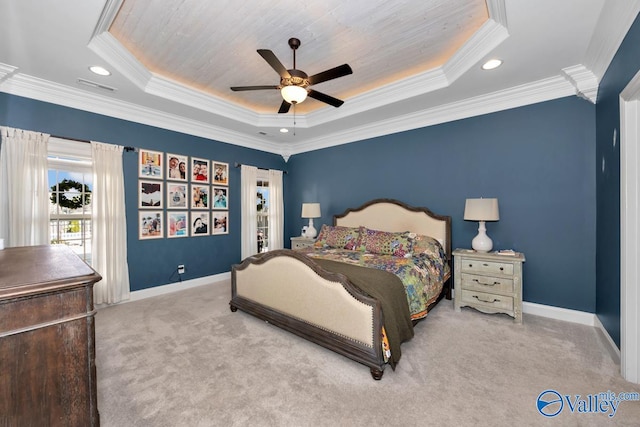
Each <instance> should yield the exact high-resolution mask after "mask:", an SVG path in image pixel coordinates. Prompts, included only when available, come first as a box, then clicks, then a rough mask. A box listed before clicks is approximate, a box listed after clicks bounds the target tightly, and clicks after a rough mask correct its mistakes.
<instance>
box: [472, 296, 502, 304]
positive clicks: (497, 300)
mask: <svg viewBox="0 0 640 427" xmlns="http://www.w3.org/2000/svg"><path fill="white" fill-rule="evenodd" d="M473 297H474V298H475V299H477V300H478V301H481V302H486V303H489V304H493V303H494V302H500V300H499V299H497V298H494V299H493V301H489V300H486V299H481V298H480V297H479V296H478V295H474V296H473Z"/></svg>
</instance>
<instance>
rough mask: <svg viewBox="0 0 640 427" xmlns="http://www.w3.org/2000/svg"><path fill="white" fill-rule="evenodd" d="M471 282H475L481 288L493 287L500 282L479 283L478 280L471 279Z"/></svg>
mask: <svg viewBox="0 0 640 427" xmlns="http://www.w3.org/2000/svg"><path fill="white" fill-rule="evenodd" d="M473 281H474V282H476V283H477V284H478V285H482V286H495V285H499V284H500V282H493V283H485V282H481V281H480V280H478V279H473Z"/></svg>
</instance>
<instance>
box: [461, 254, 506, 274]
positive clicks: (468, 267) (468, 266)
mask: <svg viewBox="0 0 640 427" xmlns="http://www.w3.org/2000/svg"><path fill="white" fill-rule="evenodd" d="M462 271H464V272H465V273H484V274H503V275H506V276H513V264H512V263H508V262H491V261H483V260H477V259H468V258H467V259H463V260H462Z"/></svg>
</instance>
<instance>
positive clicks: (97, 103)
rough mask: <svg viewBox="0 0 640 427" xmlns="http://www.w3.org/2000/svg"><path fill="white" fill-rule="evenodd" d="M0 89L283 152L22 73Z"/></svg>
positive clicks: (278, 146) (234, 134) (208, 126)
mask: <svg viewBox="0 0 640 427" xmlns="http://www.w3.org/2000/svg"><path fill="white" fill-rule="evenodd" d="M0 91H2V92H6V93H10V94H12V95H17V96H22V97H26V98H31V99H36V100H38V101H43V102H49V103H53V104H57V105H62V106H65V107H70V108H75V109H78V110H83V111H87V112H91V113H96V114H102V115H105V116H109V117H114V118H117V119H122V120H127V121H132V122H136V123H140V124H145V125H149V126H155V127H158V128H161V129H167V130H173V131H176V132H182V133H186V134H189V135H193V136H199V137H202V138H207V139H212V140H216V141H220V142H225V143H229V144H233V145H238V146H241V147H247V148H252V149H256V150H262V151H266V152H270V153H275V154H280V153H281V152H282V145H281V144H276V143H269V142H265V141H263V140H261V139H259V138H257V137H256V138H252V137H247V136H246V135H245V134H242V133H238V132H234V131H230V130H228V129H225V128H221V127H218V126H213V125H211V124H208V123H202V122H199V121H196V120H191V119H185V118H184V117H181V116H177V115H174V114H169V113H165V112H163V111H159V110H154V109H151V108H146V107H142V106H139V105H135V104H131V103H128V102H123V101H119V100H115V99H113V98H108V97H105V96H102V95H98V94H94V93H91V92H87V91H82V90H78V89H75V88H72V87H69V86H64V85H59V84H56V83H52V82H50V81H47V80H43V79H39V78H36V77H32V76H27V75H23V74H18V75H15V76H13V77H11V78H10V79H8V80H6V81H5V82H2V83H0Z"/></svg>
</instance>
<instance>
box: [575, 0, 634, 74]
mask: <svg viewBox="0 0 640 427" xmlns="http://www.w3.org/2000/svg"><path fill="white" fill-rule="evenodd" d="M639 13H640V0H625V1H617V2H616V5H615V7H610V6H609V5H607V4H605V5H604V7H603V8H602V11H601V12H600V17H599V18H598V24H597V25H596V27H595V31H594V33H593V34H592V36H591V41H590V42H589V47H588V48H587V53H586V56H585V65H586V66H587V67H588V68H589V69H591V72H592V73H593V74H594V75H595V76H596V78H597V79H598V81H600V80H602V77H604V73H606V71H607V68H609V64H610V63H611V61H612V60H613V57H614V56H615V54H616V53H617V52H618V48H619V47H620V44H621V43H622V41H623V40H624V38H625V36H626V35H627V32H628V31H629V28H631V25H632V24H633V21H635V19H636V17H637V16H638V14H639Z"/></svg>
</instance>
